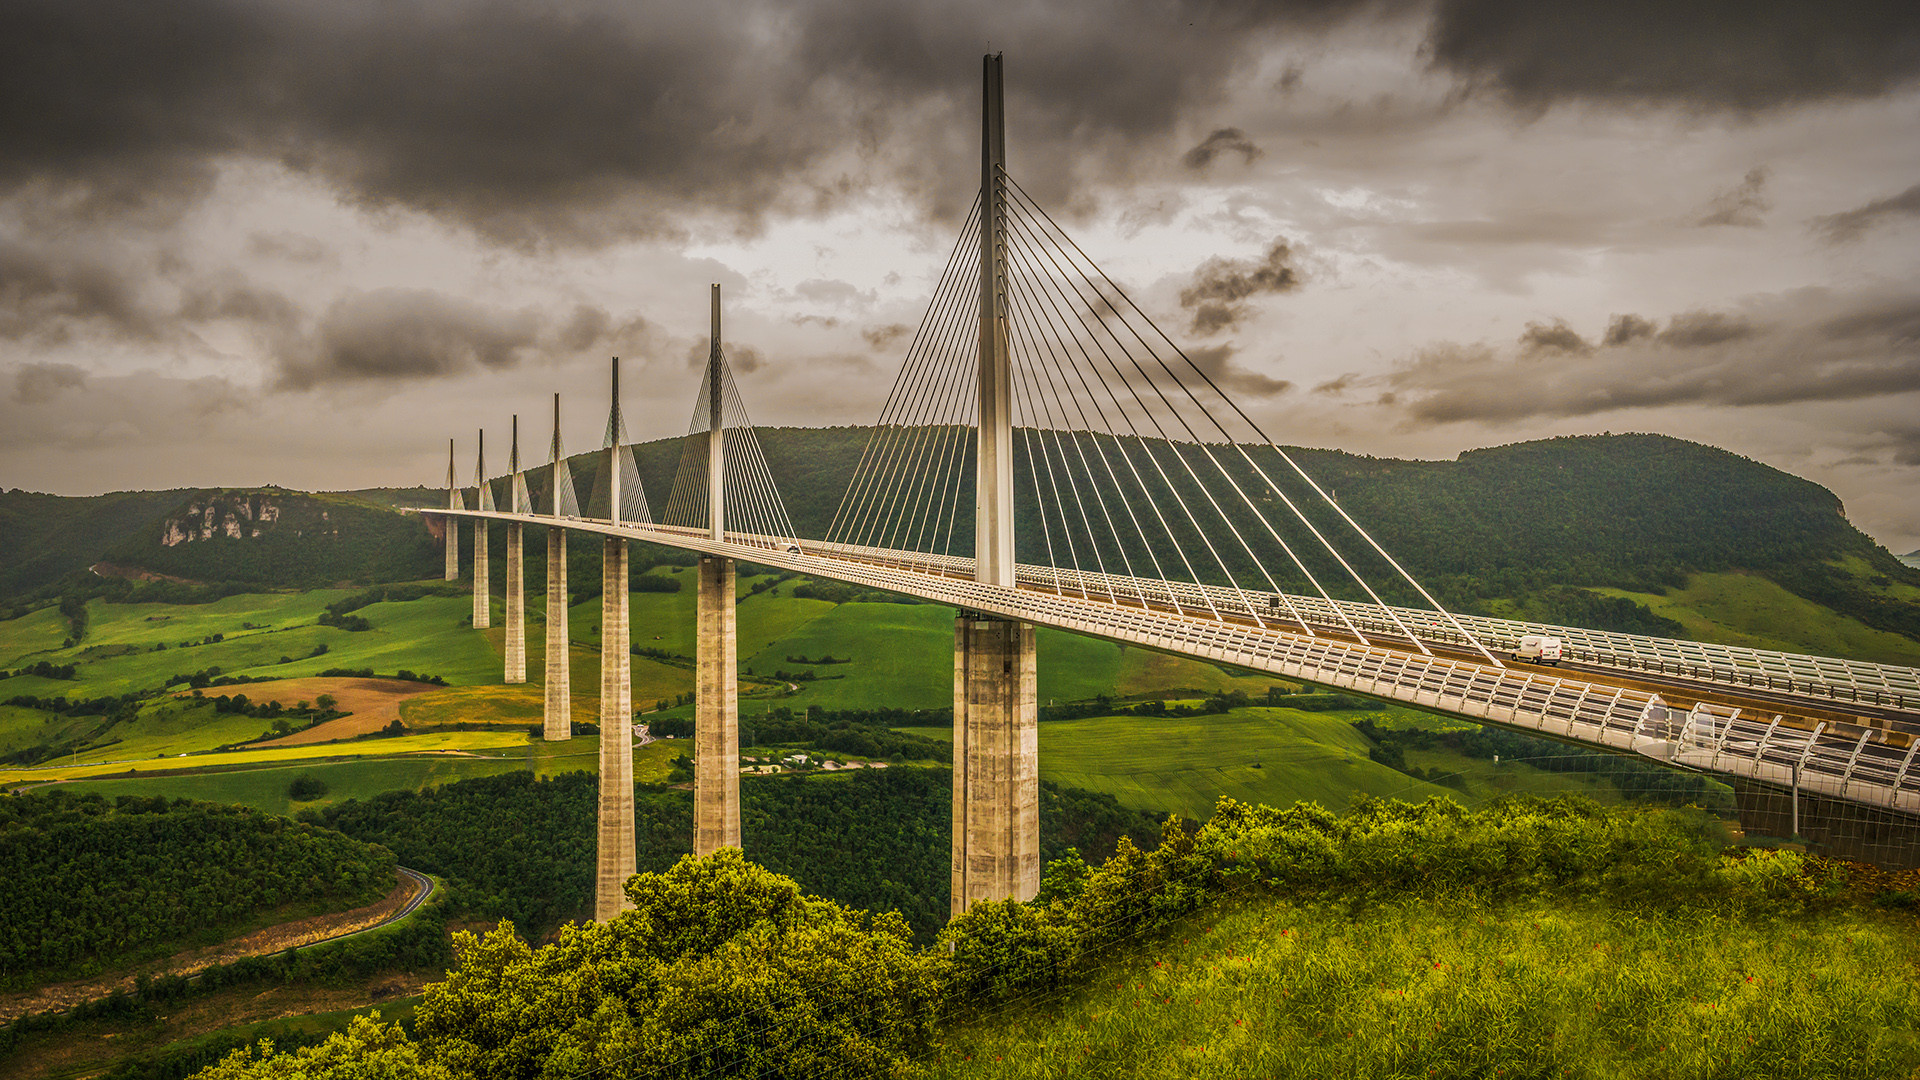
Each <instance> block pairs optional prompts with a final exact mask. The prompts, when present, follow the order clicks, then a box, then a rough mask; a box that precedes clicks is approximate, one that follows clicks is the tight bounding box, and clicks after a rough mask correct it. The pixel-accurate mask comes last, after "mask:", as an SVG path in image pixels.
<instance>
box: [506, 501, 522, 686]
mask: <svg viewBox="0 0 1920 1080" xmlns="http://www.w3.org/2000/svg"><path fill="white" fill-rule="evenodd" d="M521 528H522V526H521V524H520V523H519V522H517V521H509V522H507V648H506V653H507V672H506V681H507V682H508V683H523V682H526V681H527V592H526V573H525V572H524V566H525V560H524V558H523V551H522V548H523V545H522V543H521V536H520V531H521Z"/></svg>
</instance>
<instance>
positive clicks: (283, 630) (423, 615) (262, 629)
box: [0, 589, 500, 697]
mask: <svg viewBox="0 0 1920 1080" xmlns="http://www.w3.org/2000/svg"><path fill="white" fill-rule="evenodd" d="M349 595H351V592H349V591H343V590H336V589H320V590H315V591H313V592H306V593H249V594H245V595H241V596H229V597H226V598H224V599H222V600H219V601H216V602H214V603H211V604H109V603H106V602H104V601H100V600H95V601H93V602H92V603H90V604H89V605H88V612H89V622H88V627H87V637H86V640H85V641H84V642H82V643H81V645H80V646H79V647H77V648H74V649H55V650H53V651H52V652H50V653H44V654H41V655H36V656H35V657H34V659H35V660H40V659H45V660H48V661H49V662H52V663H59V664H66V663H72V664H75V665H77V666H78V668H79V671H78V672H77V674H76V678H75V679H73V680H70V681H69V680H52V679H43V678H38V677H26V678H20V679H9V680H7V683H6V686H5V691H6V696H8V697H11V696H13V695H14V694H30V695H34V696H37V697H53V696H56V695H64V696H67V697H100V696H106V695H115V694H124V693H128V692H131V691H136V690H142V689H149V688H157V687H159V686H161V685H163V684H164V683H165V682H166V681H167V679H168V678H169V677H170V676H173V675H175V674H191V673H192V672H195V671H202V670H205V669H207V668H210V667H217V668H219V669H220V670H221V672H222V673H223V674H227V675H256V676H259V675H271V676H275V677H279V678H294V677H297V676H302V675H317V674H319V673H320V672H322V671H325V670H326V669H328V668H335V667H344V668H364V667H371V668H373V669H375V670H377V671H381V672H387V673H391V672H393V671H396V670H398V669H400V668H403V667H404V668H409V669H411V670H414V671H421V672H425V673H427V674H431V675H439V676H441V677H442V678H444V679H446V680H447V681H448V682H449V683H452V684H454V685H465V684H472V683H486V682H497V681H499V678H500V666H499V665H500V661H499V659H498V655H497V654H496V653H495V652H494V650H493V649H491V648H490V647H489V646H488V644H487V642H486V640H485V637H484V636H483V635H482V634H480V633H477V632H475V631H474V630H472V629H471V628H470V627H468V626H467V622H468V614H469V612H470V611H471V606H470V601H468V600H466V599H464V598H461V597H458V596H429V597H423V598H421V599H419V600H412V601H407V602H405V603H380V604H372V605H369V606H367V607H364V608H361V609H360V610H359V611H358V612H356V613H355V614H357V615H360V616H362V617H363V618H365V619H366V620H367V621H368V622H370V623H372V624H373V629H371V630H366V631H361V632H358V633H349V632H348V631H345V630H340V629H338V628H335V627H330V626H320V625H317V624H316V622H315V620H316V619H318V618H319V616H320V613H321V610H322V609H323V608H324V607H325V606H326V605H327V604H329V603H331V602H333V601H334V600H337V599H340V598H342V597H345V596H349ZM45 614H46V613H45V612H35V613H34V614H32V615H29V616H26V617H25V618H23V619H16V620H12V621H11V622H6V623H0V632H4V633H5V634H7V639H6V640H7V641H8V642H9V644H11V643H13V642H18V641H20V640H22V639H25V638H34V637H36V636H38V635H40V634H41V633H43V629H41V630H37V629H35V628H33V627H28V628H27V629H26V630H24V631H23V630H18V629H15V627H16V624H19V623H25V622H36V621H40V620H43V619H44V616H45ZM248 624H252V625H251V627H249V625H248ZM61 625H64V624H61ZM214 634H220V635H222V640H220V641H218V642H211V643H207V644H199V642H202V641H204V640H205V639H207V638H209V637H211V636H212V635H214ZM186 642H192V643H193V644H183V643H186ZM55 644H56V645H57V644H58V642H55ZM322 644H324V645H326V646H327V651H326V652H325V653H324V654H322V655H319V656H315V655H313V653H314V651H315V649H316V647H317V646H319V645H322ZM159 646H165V648H159ZM282 659H287V660H288V662H287V663H281V662H280V661H281V660H282Z"/></svg>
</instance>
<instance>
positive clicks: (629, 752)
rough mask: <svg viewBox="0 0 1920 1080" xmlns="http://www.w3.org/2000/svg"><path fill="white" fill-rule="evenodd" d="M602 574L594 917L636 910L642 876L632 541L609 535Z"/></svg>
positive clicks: (600, 920) (606, 918)
mask: <svg viewBox="0 0 1920 1080" xmlns="http://www.w3.org/2000/svg"><path fill="white" fill-rule="evenodd" d="M601 567H602V570H601V576H600V842H599V867H598V873H597V875H596V880H595V885H594V899H593V917H594V919H595V920H596V921H599V922H606V921H607V920H608V919H611V918H613V917H614V916H615V915H618V914H620V913H621V912H622V911H628V910H631V909H632V907H633V904H632V903H631V902H630V901H628V900H627V893H626V884H627V879H628V878H630V877H632V876H633V875H635V874H637V873H639V864H638V861H637V856H636V855H635V852H634V839H633V683H632V680H631V670H632V660H631V654H630V653H629V652H628V648H629V645H630V642H629V640H628V639H629V633H630V630H629V626H628V623H627V542H626V541H625V540H620V539H616V538H614V537H608V538H607V541H606V548H605V552H604V554H603V555H602V558H601Z"/></svg>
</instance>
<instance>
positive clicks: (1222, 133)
mask: <svg viewBox="0 0 1920 1080" xmlns="http://www.w3.org/2000/svg"><path fill="white" fill-rule="evenodd" d="M1261 153H1262V151H1261V149H1260V148H1259V147H1258V146H1255V145H1254V144H1253V140H1252V139H1249V138H1247V133H1246V132H1244V131H1241V130H1240V129H1239V128H1233V127H1230V128H1221V129H1220V130H1218V131H1215V132H1214V133H1213V134H1211V135H1208V136H1207V137H1206V138H1204V139H1202V140H1200V145H1198V146H1196V147H1194V148H1193V149H1191V150H1189V151H1187V152H1186V153H1184V154H1182V155H1180V164H1182V165H1185V166H1186V167H1187V168H1189V169H1195V170H1201V169H1205V168H1206V167H1207V166H1209V165H1212V164H1213V159H1214V158H1217V157H1220V156H1221V155H1223V154H1239V155H1240V161H1241V163H1242V164H1246V165H1251V164H1253V159H1254V158H1257V157H1259V156H1260V154H1261Z"/></svg>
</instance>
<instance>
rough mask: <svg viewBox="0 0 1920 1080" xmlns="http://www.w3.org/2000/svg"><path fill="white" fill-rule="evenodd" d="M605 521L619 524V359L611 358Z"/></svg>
mask: <svg viewBox="0 0 1920 1080" xmlns="http://www.w3.org/2000/svg"><path fill="white" fill-rule="evenodd" d="M607 445H608V449H609V450H610V451H611V452H610V453H608V454H607V520H608V521H610V522H612V523H613V524H615V525H618V524H620V358H619V357H617V356H616V357H614V358H613V408H612V410H611V412H610V413H609V415H608V416H607Z"/></svg>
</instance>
